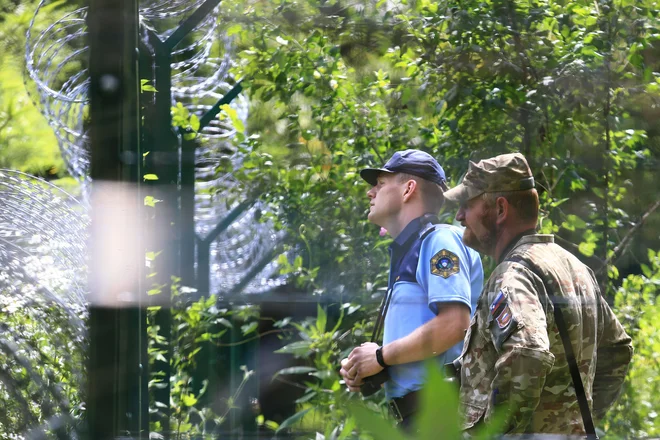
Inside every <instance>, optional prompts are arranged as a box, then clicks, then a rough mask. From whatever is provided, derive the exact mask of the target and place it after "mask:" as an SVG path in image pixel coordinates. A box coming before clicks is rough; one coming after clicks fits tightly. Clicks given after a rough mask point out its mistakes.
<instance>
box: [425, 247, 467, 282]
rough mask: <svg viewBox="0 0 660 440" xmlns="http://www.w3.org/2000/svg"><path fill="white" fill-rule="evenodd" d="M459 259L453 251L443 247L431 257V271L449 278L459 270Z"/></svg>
mask: <svg viewBox="0 0 660 440" xmlns="http://www.w3.org/2000/svg"><path fill="white" fill-rule="evenodd" d="M460 266H461V265H460V261H459V260H458V257H457V256H456V254H455V253H453V252H451V251H448V250H447V249H443V250H441V251H440V252H438V253H437V254H435V255H434V256H433V258H431V273H432V274H433V275H438V276H441V277H442V278H449V277H450V276H451V275H454V274H456V273H458V271H459V270H460Z"/></svg>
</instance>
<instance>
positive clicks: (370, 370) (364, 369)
mask: <svg viewBox="0 0 660 440" xmlns="http://www.w3.org/2000/svg"><path fill="white" fill-rule="evenodd" d="M377 348H378V344H376V343H375V342H365V343H364V344H362V345H360V346H359V347H355V348H354V349H353V351H351V354H349V355H348V357H347V358H346V359H343V360H342V361H341V370H339V374H341V375H342V377H343V378H344V383H346V386H347V387H348V390H349V391H352V392H357V391H360V385H362V380H363V379H364V378H365V377H369V376H373V375H374V374H378V373H380V372H381V371H382V370H383V367H381V366H380V364H379V363H378V361H377V360H376V349H377Z"/></svg>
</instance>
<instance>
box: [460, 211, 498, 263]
mask: <svg viewBox="0 0 660 440" xmlns="http://www.w3.org/2000/svg"><path fill="white" fill-rule="evenodd" d="M491 212H492V211H489V212H488V213H486V214H484V215H483V216H482V217H481V218H480V219H479V223H480V225H481V228H480V229H481V231H480V233H479V235H478V236H477V234H476V233H475V231H474V230H473V229H471V228H467V229H466V230H465V233H464V234H463V242H464V243H465V244H466V245H467V246H469V247H471V248H472V249H475V250H477V251H479V252H481V253H482V254H485V255H491V256H494V255H495V246H496V245H497V223H496V219H495V215H494V213H493V214H491Z"/></svg>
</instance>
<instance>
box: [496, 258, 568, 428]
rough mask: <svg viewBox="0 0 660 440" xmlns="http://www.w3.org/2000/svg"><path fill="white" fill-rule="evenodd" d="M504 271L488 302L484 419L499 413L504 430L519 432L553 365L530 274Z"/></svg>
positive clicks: (517, 270)
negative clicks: (490, 362) (492, 354)
mask: <svg viewBox="0 0 660 440" xmlns="http://www.w3.org/2000/svg"><path fill="white" fill-rule="evenodd" d="M526 271H527V270H526V269H522V268H520V269H519V268H516V269H515V270H513V271H511V270H510V271H508V272H507V273H506V274H505V275H504V277H503V282H502V287H501V288H500V290H499V292H497V293H495V296H494V298H493V300H492V302H491V306H490V315H489V318H488V319H489V325H488V329H489V331H490V334H491V339H492V341H493V344H494V345H495V348H496V349H497V352H498V360H497V362H496V364H495V373H496V375H495V378H494V380H493V384H492V388H491V389H492V393H493V394H492V396H491V401H490V403H489V408H488V411H487V418H491V417H492V416H493V415H495V416H496V417H497V414H498V413H500V414H501V413H505V414H506V415H505V416H504V417H505V419H506V425H505V427H504V432H505V433H524V432H525V431H526V429H527V427H528V426H529V424H530V423H531V420H532V414H533V413H534V410H535V409H536V407H537V406H538V404H539V400H540V398H541V392H542V391H543V386H544V384H545V379H546V376H547V374H548V373H549V372H550V370H551V369H552V366H553V365H554V361H555V357H554V355H553V354H552V353H551V352H550V342H549V339H548V333H547V329H546V313H545V308H544V306H543V305H542V304H541V302H540V300H539V297H538V294H537V293H536V289H537V288H538V286H536V285H535V282H534V281H533V280H534V278H533V276H532V275H531V274H529V273H526Z"/></svg>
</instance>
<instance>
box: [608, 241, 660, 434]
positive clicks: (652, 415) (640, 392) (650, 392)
mask: <svg viewBox="0 0 660 440" xmlns="http://www.w3.org/2000/svg"><path fill="white" fill-rule="evenodd" d="M648 253H649V255H648V256H649V264H648V265H644V266H643V268H642V271H643V273H642V274H639V275H630V276H628V277H627V278H626V279H625V280H624V281H623V284H622V286H621V287H620V288H619V289H618V291H617V294H616V298H615V307H616V309H617V310H618V315H619V317H620V319H621V320H622V322H623V323H624V325H625V326H626V328H627V329H629V332H630V336H631V337H632V339H633V345H634V348H635V354H634V356H633V360H632V364H631V369H630V371H629V373H628V377H627V379H626V384H625V388H624V392H623V395H622V397H621V398H620V399H619V402H618V403H617V405H616V407H615V408H614V409H613V410H611V411H610V412H609V414H608V416H607V419H606V421H605V426H606V428H608V429H607V432H608V433H611V434H612V436H613V437H619V438H630V437H638V438H644V437H657V436H658V435H660V419H659V418H658V414H660V402H659V401H658V398H657V396H658V395H659V394H658V393H660V328H658V322H660V302H658V293H660V252H654V251H653V250H649V251H648Z"/></svg>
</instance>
